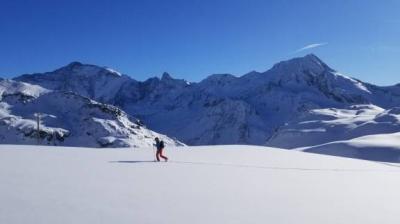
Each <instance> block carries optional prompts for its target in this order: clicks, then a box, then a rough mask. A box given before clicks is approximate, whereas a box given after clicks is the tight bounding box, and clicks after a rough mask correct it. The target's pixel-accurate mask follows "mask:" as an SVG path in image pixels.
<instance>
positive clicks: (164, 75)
mask: <svg viewBox="0 0 400 224" xmlns="http://www.w3.org/2000/svg"><path fill="white" fill-rule="evenodd" d="M171 79H173V78H172V77H171V75H170V74H169V73H168V72H164V73H163V74H162V76H161V80H171Z"/></svg>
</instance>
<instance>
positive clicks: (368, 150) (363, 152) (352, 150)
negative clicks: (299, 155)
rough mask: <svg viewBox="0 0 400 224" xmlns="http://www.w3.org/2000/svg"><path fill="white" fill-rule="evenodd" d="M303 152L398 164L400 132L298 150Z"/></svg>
mask: <svg viewBox="0 0 400 224" xmlns="http://www.w3.org/2000/svg"><path fill="white" fill-rule="evenodd" d="M298 150H300V151H304V152H312V153H319V154H328V155H334V156H344V157H351V158H359V159H366V160H374V161H383V162H394V163H399V162H400V132H397V133H392V134H376V135H366V136H362V137H358V138H354V139H350V140H341V141H334V142H329V143H326V144H321V145H316V146H311V147H304V148H299V149H298Z"/></svg>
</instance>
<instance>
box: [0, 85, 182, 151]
mask: <svg viewBox="0 0 400 224" xmlns="http://www.w3.org/2000/svg"><path fill="white" fill-rule="evenodd" d="M0 98H1V101H0V143H2V144H44V145H64V146H86V147H149V146H152V144H153V142H154V138H155V137H160V138H161V139H163V140H164V141H165V143H166V144H168V145H173V146H176V145H182V144H181V143H180V142H178V141H176V140H173V139H170V138H168V137H167V136H164V135H161V134H158V133H155V132H153V131H151V130H149V129H147V128H146V127H145V126H144V125H143V124H142V123H141V122H140V121H139V120H138V119H135V118H133V117H131V116H129V115H127V114H126V113H125V112H123V111H122V110H121V109H119V108H117V107H115V106H111V105H106V104H102V103H98V102H96V101H94V100H91V99H89V98H86V97H83V96H81V95H78V94H77V93H74V92H64V91H53V90H48V89H45V88H43V87H40V86H38V85H31V84H27V83H23V82H18V81H11V80H2V81H0ZM36 114H39V116H40V121H39V122H40V123H39V130H38V129H37V118H36V116H35V115H36Z"/></svg>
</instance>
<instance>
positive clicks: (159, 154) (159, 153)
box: [156, 149, 168, 161]
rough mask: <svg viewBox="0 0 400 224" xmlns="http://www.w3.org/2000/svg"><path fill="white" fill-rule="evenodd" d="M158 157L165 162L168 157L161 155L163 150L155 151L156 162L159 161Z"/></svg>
mask: <svg viewBox="0 0 400 224" xmlns="http://www.w3.org/2000/svg"><path fill="white" fill-rule="evenodd" d="M160 157H161V158H163V159H164V160H165V161H167V160H168V157H166V156H164V155H163V149H157V153H156V158H157V161H160Z"/></svg>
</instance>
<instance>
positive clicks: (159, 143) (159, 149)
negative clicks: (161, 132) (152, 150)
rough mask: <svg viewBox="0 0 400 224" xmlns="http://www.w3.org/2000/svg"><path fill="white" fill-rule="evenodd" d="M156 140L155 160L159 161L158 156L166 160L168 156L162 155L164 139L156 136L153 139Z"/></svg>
mask: <svg viewBox="0 0 400 224" xmlns="http://www.w3.org/2000/svg"><path fill="white" fill-rule="evenodd" d="M154 140H155V141H156V144H155V146H156V148H157V153H156V158H157V161H158V162H160V157H161V158H163V159H164V160H165V162H167V161H168V157H166V156H164V155H163V149H164V141H163V140H160V139H159V138H158V137H156V138H155V139H154Z"/></svg>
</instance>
